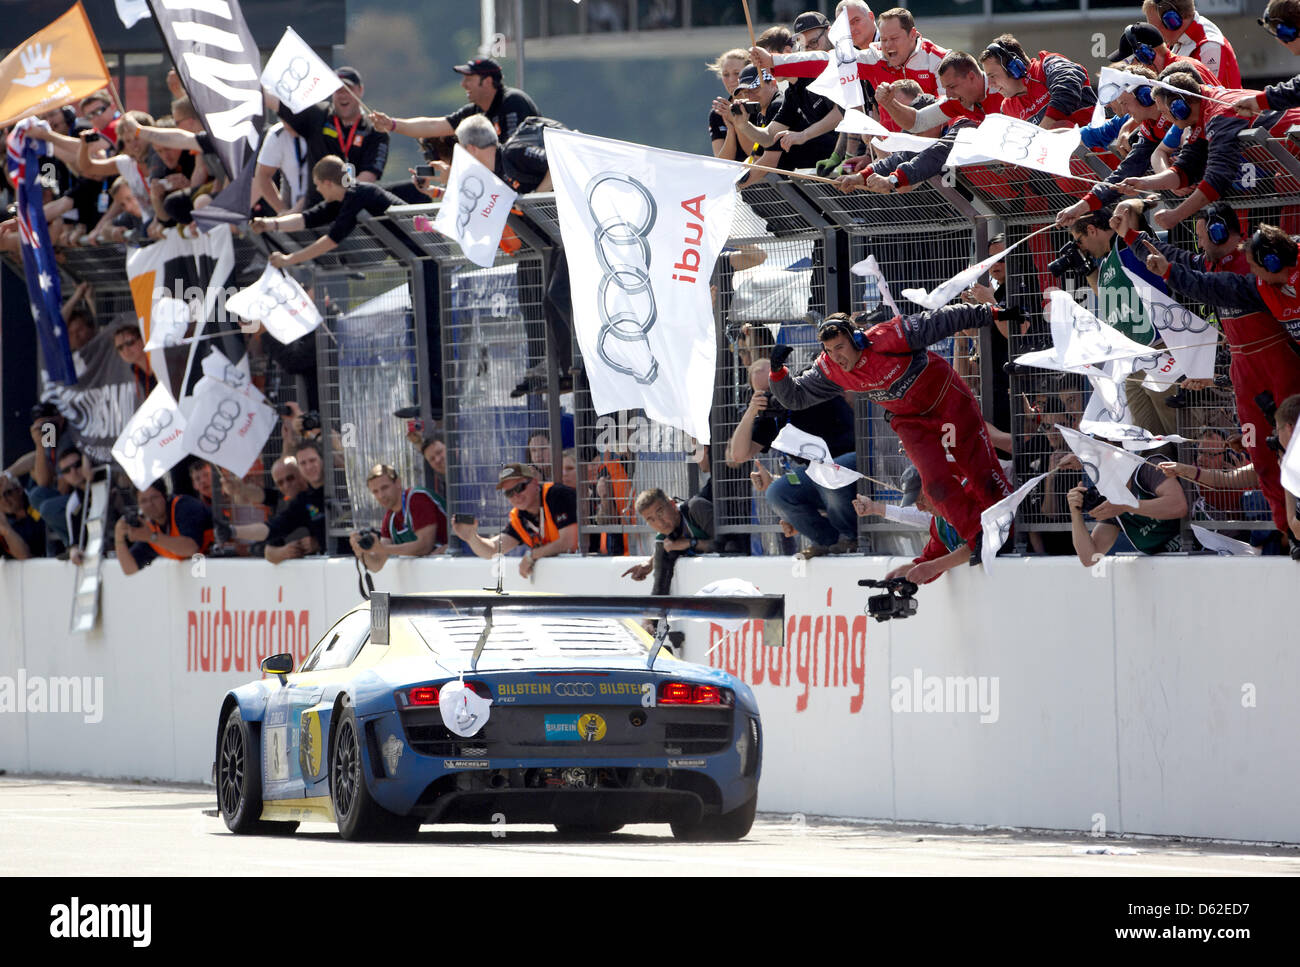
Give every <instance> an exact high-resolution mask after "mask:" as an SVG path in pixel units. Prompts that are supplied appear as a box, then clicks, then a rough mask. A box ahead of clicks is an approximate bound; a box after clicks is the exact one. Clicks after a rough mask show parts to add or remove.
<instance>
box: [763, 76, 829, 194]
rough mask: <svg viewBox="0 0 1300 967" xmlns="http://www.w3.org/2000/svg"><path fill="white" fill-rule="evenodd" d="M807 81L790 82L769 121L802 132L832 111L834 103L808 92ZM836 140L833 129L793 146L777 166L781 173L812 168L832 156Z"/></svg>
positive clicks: (809, 80)
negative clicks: (779, 105) (777, 110)
mask: <svg viewBox="0 0 1300 967" xmlns="http://www.w3.org/2000/svg"><path fill="white" fill-rule="evenodd" d="M811 80H812V79H810V78H806V77H801V78H798V79H797V80H795V81H793V82H791V84H790V86H789V87H787V88H786V89H785V102H784V104H783V105H782V106H781V110H780V112H779V113H778V114H776V115H775V116H774V117H773V118H772V120H774V121H778V122H780V123H781V124H784V125H785V126H786V127H787V128H789V129H790V130H791V131H804V130H807V129H808V128H810V127H812V126H813V125H814V124H816V123H817V122H818V121H820V120H821V119H822V118H824V117H825V116H826V115H827V114H830V112H831V111H832V110H834V109H835V107H836V105H835V102H834V101H832V100H831V99H830V98H828V97H822V96H821V95H820V94H814V93H813V92H812V91H810V90H808V85H809V83H811ZM838 137H839V135H838V134H836V133H835V131H834V130H830V131H827V132H826V133H825V134H822V135H819V136H817V137H815V138H813V139H812V140H811V141H805V142H804V143H803V144H797V145H795V146H794V147H793V148H791V149H790V150H789V151H787V152H785V154H783V155H782V156H781V164H780V167H781V168H782V169H783V170H785V171H792V170H793V169H795V168H811V167H813V166H814V165H816V164H817V162H819V161H821V160H822V159H823V158H829V157H830V156H831V155H832V154H833V153H834V151H835V141H836V140H837V138H838Z"/></svg>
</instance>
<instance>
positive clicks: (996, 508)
mask: <svg viewBox="0 0 1300 967" xmlns="http://www.w3.org/2000/svg"><path fill="white" fill-rule="evenodd" d="M1049 473H1050V471H1049ZM1046 479H1047V474H1046V473H1040V474H1039V475H1038V476H1037V477H1034V478H1033V479H1032V480H1027V481H1025V482H1024V483H1023V484H1021V485H1020V486H1019V487H1018V488H1017V489H1016V491H1015V493H1013V494H1010V495H1008V496H1006V497H1003V498H1002V499H1001V500H999V501H998V502H997V503H996V504H994V505H993V506H991V507H986V508H984V510H983V512H981V513H980V524H981V526H982V527H983V528H984V547H983V548H982V549H981V550H980V560H981V563H982V564H983V565H984V573H985V574H992V573H993V558H995V557H997V556H998V551H1000V550H1001V549H1002V545H1003V544H1005V543H1006V542H1007V537H1008V536H1009V535H1010V534H1011V524H1012V522H1013V521H1014V520H1015V519H1016V508H1018V507H1019V506H1020V505H1021V503H1023V502H1024V499H1025V498H1026V497H1027V496H1029V491H1031V490H1033V489H1034V488H1035V487H1037V486H1038V485H1039V484H1040V483H1042V482H1043V481H1044V480H1046Z"/></svg>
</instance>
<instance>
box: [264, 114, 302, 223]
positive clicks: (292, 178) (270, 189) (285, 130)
mask: <svg viewBox="0 0 1300 967" xmlns="http://www.w3.org/2000/svg"><path fill="white" fill-rule="evenodd" d="M277 174H278V176H279V181H280V184H279V185H278V186H277V185H276V183H275V178H276V176H277ZM309 175H310V169H309V168H308V167H307V142H306V140H305V139H304V138H302V137H301V136H299V135H298V134H297V132H295V131H294V130H293V128H292V127H291V126H290V125H288V124H286V123H285V122H283V121H280V122H278V123H276V124H273V125H271V127H270V128H268V129H267V132H266V134H265V135H263V137H262V145H261V147H259V148H258V149H257V167H256V168H255V169H254V171H253V193H252V203H253V207H254V208H256V207H257V206H258V202H259V201H261V202H265V207H266V208H269V209H270V210H271V214H272V215H284V214H286V213H289V212H300V211H302V210H303V208H305V207H306V204H307V190H308V187H309V185H308V181H309V180H310V178H309Z"/></svg>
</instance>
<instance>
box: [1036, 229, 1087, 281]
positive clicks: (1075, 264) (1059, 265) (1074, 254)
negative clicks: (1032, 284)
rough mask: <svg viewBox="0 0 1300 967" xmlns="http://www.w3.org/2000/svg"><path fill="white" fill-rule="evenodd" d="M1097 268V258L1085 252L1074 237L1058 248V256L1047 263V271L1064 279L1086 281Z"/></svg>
mask: <svg viewBox="0 0 1300 967" xmlns="http://www.w3.org/2000/svg"><path fill="white" fill-rule="evenodd" d="M1096 269H1097V260H1096V259H1094V258H1093V257H1092V256H1091V255H1089V254H1088V253H1086V252H1084V251H1083V250H1082V249H1081V248H1079V246H1078V245H1077V244H1076V243H1075V241H1074V240H1073V239H1071V240H1069V241H1067V242H1064V243H1063V244H1062V245H1061V247H1060V248H1058V249H1057V250H1056V258H1055V259H1054V260H1053V261H1051V262H1049V263H1048V264H1047V271H1049V272H1051V273H1052V275H1054V276H1056V277H1057V278H1058V279H1061V280H1062V281H1064V280H1066V279H1070V280H1072V281H1074V282H1079V283H1082V282H1086V281H1087V279H1088V276H1090V275H1091V274H1092V273H1093V272H1095V271H1096Z"/></svg>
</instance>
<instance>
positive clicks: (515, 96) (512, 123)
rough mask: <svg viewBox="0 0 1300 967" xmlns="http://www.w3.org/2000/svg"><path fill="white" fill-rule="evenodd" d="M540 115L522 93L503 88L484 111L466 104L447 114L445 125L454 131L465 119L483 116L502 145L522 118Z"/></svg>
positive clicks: (529, 99) (527, 97)
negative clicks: (490, 124) (489, 122)
mask: <svg viewBox="0 0 1300 967" xmlns="http://www.w3.org/2000/svg"><path fill="white" fill-rule="evenodd" d="M541 113H542V112H541V111H539V110H537V105H536V104H534V103H533V99H532V98H531V97H529V96H528V95H527V94H525V93H524V92H523V91H521V90H519V89H518V88H514V87H503V88H500V89H499V90H498V91H497V96H496V97H495V98H493V99H492V103H491V104H489V105H488V109H487V110H486V111H480V110H479V109H478V106H477V105H476V104H472V103H471V104H466V105H465V106H464V107H461V108H459V109H458V110H456V111H453V112H452V113H451V114H448V115H447V123H448V124H450V125H451V127H452V130H453V131H454V130H455V129H456V125H458V124H460V122H461V121H463V120H465V119H466V118H468V117H473V116H474V115H475V114H483V115H484V116H485V117H486V118H487V119H488V120H489V121H491V122H492V126H493V127H494V128H496V129H497V139H498V140H499V141H501V142H502V143H504V142H506V141H508V140H509V139H510V135H512V134H514V133H515V128H517V127H519V125H520V123H521V122H522V121H523V119H524V118H531V117H540V116H541Z"/></svg>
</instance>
